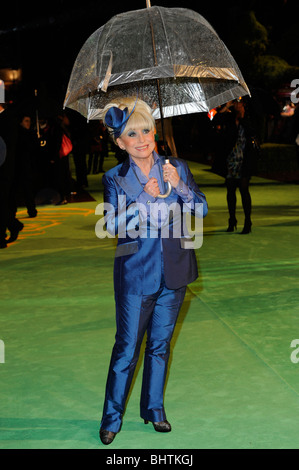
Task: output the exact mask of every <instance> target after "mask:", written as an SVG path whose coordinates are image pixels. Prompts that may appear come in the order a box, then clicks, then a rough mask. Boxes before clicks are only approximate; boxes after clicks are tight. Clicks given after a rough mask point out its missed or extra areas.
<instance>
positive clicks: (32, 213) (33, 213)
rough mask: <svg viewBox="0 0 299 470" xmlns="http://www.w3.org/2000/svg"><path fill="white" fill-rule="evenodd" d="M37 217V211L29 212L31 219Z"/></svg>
mask: <svg viewBox="0 0 299 470" xmlns="http://www.w3.org/2000/svg"><path fill="white" fill-rule="evenodd" d="M36 216H37V210H36V209H35V210H33V211H30V212H28V217H29V219H34V217H36Z"/></svg>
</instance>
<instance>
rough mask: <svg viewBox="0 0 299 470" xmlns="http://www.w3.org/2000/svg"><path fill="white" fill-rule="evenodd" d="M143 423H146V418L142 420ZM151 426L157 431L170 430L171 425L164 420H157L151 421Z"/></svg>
mask: <svg viewBox="0 0 299 470" xmlns="http://www.w3.org/2000/svg"><path fill="white" fill-rule="evenodd" d="M144 424H148V420H147V419H145V420H144ZM153 426H154V428H155V431H157V432H170V431H171V425H170V423H169V422H168V421H166V420H165V421H159V422H156V423H154V422H153Z"/></svg>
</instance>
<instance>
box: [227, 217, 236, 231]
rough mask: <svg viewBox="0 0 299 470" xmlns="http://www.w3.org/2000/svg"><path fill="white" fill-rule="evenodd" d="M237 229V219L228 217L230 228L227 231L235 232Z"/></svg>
mask: <svg viewBox="0 0 299 470" xmlns="http://www.w3.org/2000/svg"><path fill="white" fill-rule="evenodd" d="M235 230H237V220H236V219H232V218H230V219H228V229H227V232H234V231H235Z"/></svg>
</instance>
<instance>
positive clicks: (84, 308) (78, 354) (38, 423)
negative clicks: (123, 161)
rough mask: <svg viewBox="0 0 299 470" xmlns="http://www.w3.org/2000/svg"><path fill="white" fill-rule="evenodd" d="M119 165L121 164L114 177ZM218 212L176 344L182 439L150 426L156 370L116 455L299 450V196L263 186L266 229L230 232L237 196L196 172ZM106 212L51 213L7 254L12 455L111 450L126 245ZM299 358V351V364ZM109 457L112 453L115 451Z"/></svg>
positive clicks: (4, 330) (90, 206)
mask: <svg viewBox="0 0 299 470" xmlns="http://www.w3.org/2000/svg"><path fill="white" fill-rule="evenodd" d="M114 164H115V161H114V159H113V157H112V156H110V157H109V159H108V160H107V161H106V162H105V165H106V166H105V168H106V169H107V168H108V167H109V166H112V165H114ZM190 166H191V168H192V171H193V173H194V175H195V179H196V181H197V182H198V183H199V185H200V187H201V189H202V190H203V191H204V192H205V194H206V196H207V199H208V203H209V214H208V216H207V217H206V219H205V220H204V240H203V246H202V247H201V248H200V249H199V250H197V256H198V264H199V271H200V276H199V278H198V280H197V281H196V282H194V283H193V284H191V285H190V286H189V288H188V290H187V296H186V299H185V302H184V305H183V308H182V311H181V313H180V317H179V322H178V325H177V328H176V332H175V336H174V339H173V344H172V354H171V367H170V370H169V374H168V379H167V387H166V394H165V406H166V412H167V417H168V419H169V421H170V422H171V424H172V427H173V431H172V432H171V433H168V434H163V435H161V434H159V433H156V432H155V431H154V429H153V427H152V425H150V424H149V425H147V426H145V425H144V424H143V422H142V421H141V419H140V417H139V395H140V388H141V377H142V361H141V360H140V361H139V364H138V368H137V371H136V375H135V380H134V386H133V387H132V390H131V394H130V397H129V400H128V404H127V409H126V413H125V417H124V422H123V427H122V431H121V432H120V433H119V434H118V435H117V436H116V438H115V441H114V442H113V444H111V446H109V450H112V451H113V450H115V449H275V448H280V449H290V448H296V449H298V448H299V432H298V431H299V424H298V412H299V400H298V398H299V363H294V362H292V361H291V353H292V351H293V349H292V348H291V347H290V345H291V342H292V340H293V339H296V338H299V321H298V318H299V290H298V278H299V251H298V245H299V242H298V240H299V218H298V215H299V211H298V208H299V207H298V206H299V199H298V186H296V185H291V184H288V185H285V184H280V183H277V182H275V181H270V180H265V179H261V178H253V180H252V185H251V194H252V200H253V217H252V218H253V231H252V233H251V234H249V235H244V236H240V235H239V232H240V231H241V229H242V225H243V215H242V211H241V206H240V197H239V195H238V214H237V218H238V231H237V232H235V233H226V231H225V230H226V227H227V219H228V215H227V208H226V191H225V187H224V185H223V180H222V178H220V177H218V176H216V175H214V174H212V173H211V172H210V171H208V167H206V166H204V165H199V164H196V163H190ZM88 189H89V193H90V195H91V196H92V197H93V198H94V199H95V201H88V202H74V203H72V204H68V205H66V206H40V207H38V211H39V213H38V217H37V218H36V219H28V218H27V213H26V210H25V209H23V208H20V210H19V213H18V215H19V217H20V219H21V220H22V221H23V222H24V225H25V227H24V230H23V231H22V232H21V233H20V237H19V239H18V240H17V241H16V242H15V243H13V244H11V245H10V246H9V247H8V248H7V249H3V250H1V251H0V266H1V274H2V276H1V277H2V282H1V287H0V299H1V313H0V339H1V340H2V341H3V342H4V345H5V362H4V363H0V378H1V404H0V431H1V432H0V448H1V449H100V450H101V449H104V446H103V445H102V444H101V442H100V441H99V437H98V428H99V422H100V418H101V412H102V405H103V399H104V392H105V382H106V376H107V370H108V366H109V360H110V354H111V348H112V345H113V341H114V334H115V319H114V299H113V284H112V282H113V278H112V276H113V273H112V270H113V256H114V249H115V240H111V239H109V240H108V239H104V240H100V239H98V238H97V237H96V236H95V232H94V227H95V223H96V222H97V220H99V216H96V215H95V213H94V210H95V207H96V205H97V203H99V202H101V201H102V185H101V182H100V176H99V175H92V176H90V177H89V188H88ZM297 356H298V358H299V353H298V355H297ZM106 449H107V448H106V447H105V450H106Z"/></svg>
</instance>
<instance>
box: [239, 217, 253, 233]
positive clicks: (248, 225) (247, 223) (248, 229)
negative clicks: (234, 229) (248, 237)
mask: <svg viewBox="0 0 299 470" xmlns="http://www.w3.org/2000/svg"><path fill="white" fill-rule="evenodd" d="M251 225H252V223H251V220H248V221H246V220H245V223H244V227H243V230H242V232H241V233H240V235H245V234H247V233H250V232H251Z"/></svg>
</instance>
